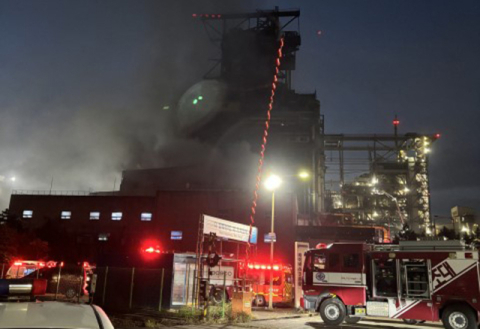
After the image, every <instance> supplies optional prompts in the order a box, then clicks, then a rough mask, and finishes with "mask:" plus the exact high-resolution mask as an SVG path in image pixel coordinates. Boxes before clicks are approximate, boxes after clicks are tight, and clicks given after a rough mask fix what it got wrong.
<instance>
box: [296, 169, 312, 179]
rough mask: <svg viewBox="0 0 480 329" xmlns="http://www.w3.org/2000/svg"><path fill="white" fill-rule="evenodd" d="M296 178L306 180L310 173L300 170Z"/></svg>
mask: <svg viewBox="0 0 480 329" xmlns="http://www.w3.org/2000/svg"><path fill="white" fill-rule="evenodd" d="M298 177H300V179H302V180H307V179H309V178H310V173H309V172H308V171H305V170H302V171H300V172H299V173H298Z"/></svg>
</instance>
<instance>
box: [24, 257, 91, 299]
mask: <svg viewBox="0 0 480 329" xmlns="http://www.w3.org/2000/svg"><path fill="white" fill-rule="evenodd" d="M93 275H94V274H93V269H92V267H90V265H89V264H88V263H86V262H84V263H83V264H81V265H70V264H66V265H64V264H63V263H59V264H56V266H55V267H43V268H40V269H38V270H36V271H34V272H31V273H30V274H29V275H27V276H25V278H32V279H33V278H37V279H38V278H39V279H44V280H46V281H47V288H46V293H47V294H55V295H63V296H65V297H66V298H67V299H73V298H75V297H77V296H88V295H89V289H88V286H89V284H90V282H91V280H92V278H93Z"/></svg>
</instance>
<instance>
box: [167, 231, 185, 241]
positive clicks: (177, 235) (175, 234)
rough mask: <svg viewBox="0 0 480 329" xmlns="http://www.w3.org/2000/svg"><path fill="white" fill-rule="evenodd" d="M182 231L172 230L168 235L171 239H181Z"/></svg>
mask: <svg viewBox="0 0 480 329" xmlns="http://www.w3.org/2000/svg"><path fill="white" fill-rule="evenodd" d="M182 238H183V232H182V231H172V235H171V237H170V239H171V240H182Z"/></svg>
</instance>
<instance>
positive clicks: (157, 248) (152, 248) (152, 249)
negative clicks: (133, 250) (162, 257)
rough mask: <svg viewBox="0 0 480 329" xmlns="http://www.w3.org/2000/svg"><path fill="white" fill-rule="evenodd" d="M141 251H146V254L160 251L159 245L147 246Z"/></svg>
mask: <svg viewBox="0 0 480 329" xmlns="http://www.w3.org/2000/svg"><path fill="white" fill-rule="evenodd" d="M142 251H143V252H146V253H148V254H159V253H161V251H160V248H159V247H156V248H154V247H148V248H145V249H143V250H142Z"/></svg>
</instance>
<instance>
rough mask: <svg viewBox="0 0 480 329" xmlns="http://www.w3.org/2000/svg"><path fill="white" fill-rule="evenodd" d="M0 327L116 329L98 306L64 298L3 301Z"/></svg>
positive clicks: (0, 308)
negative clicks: (22, 301)
mask: <svg viewBox="0 0 480 329" xmlns="http://www.w3.org/2000/svg"><path fill="white" fill-rule="evenodd" d="M94 308H95V309H94ZM95 313H97V314H95ZM99 321H100V322H101V324H100V323H99ZM0 328H53V329H54V328H63V329H73V328H75V329H113V326H112V324H111V323H110V320H108V317H107V316H106V314H105V313H104V312H103V310H102V309H101V308H99V307H97V306H91V305H85V304H73V303H63V302H25V303H8V302H7V303H0Z"/></svg>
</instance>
